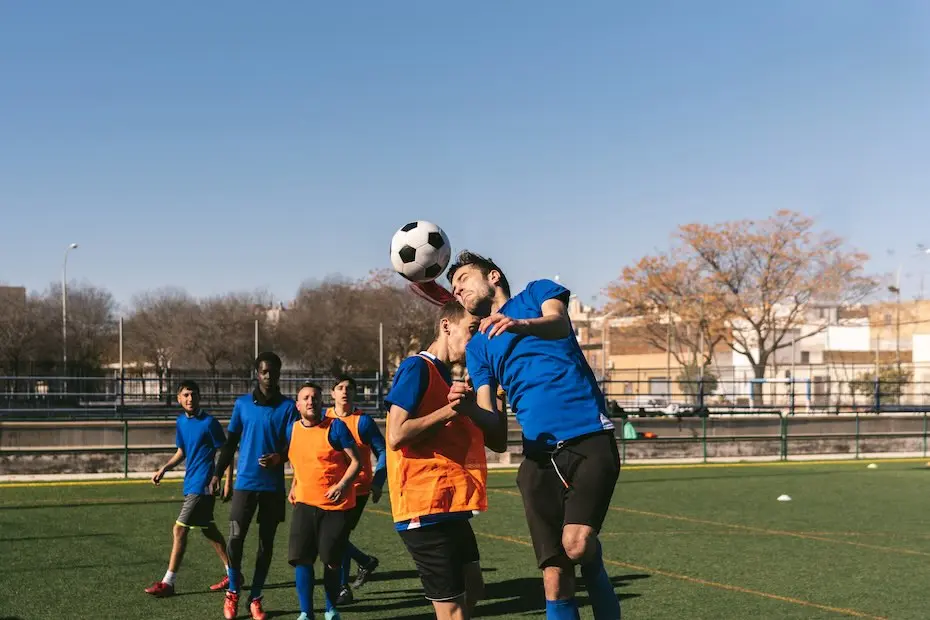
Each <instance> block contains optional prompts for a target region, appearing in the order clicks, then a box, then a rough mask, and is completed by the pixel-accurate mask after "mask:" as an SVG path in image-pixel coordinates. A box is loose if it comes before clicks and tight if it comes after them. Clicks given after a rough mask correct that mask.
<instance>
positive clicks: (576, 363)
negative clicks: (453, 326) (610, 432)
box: [465, 280, 613, 452]
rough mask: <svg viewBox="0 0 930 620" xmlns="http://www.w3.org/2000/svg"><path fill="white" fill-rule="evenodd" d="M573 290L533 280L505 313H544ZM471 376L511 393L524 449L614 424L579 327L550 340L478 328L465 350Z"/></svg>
mask: <svg viewBox="0 0 930 620" xmlns="http://www.w3.org/2000/svg"><path fill="white" fill-rule="evenodd" d="M568 297H569V291H568V289H566V288H565V287H563V286H561V285H560V284H557V283H555V282H553V281H551V280H536V281H534V282H530V284H529V285H528V286H527V287H526V289H525V290H524V291H523V292H522V293H520V294H519V295H517V296H515V297H513V298H511V299H510V300H508V301H507V303H505V304H504V305H503V307H501V309H500V310H499V312H500V313H501V314H503V315H505V316H508V317H510V318H512V319H534V318H539V317H541V316H542V305H543V303H545V302H546V301H548V300H550V299H560V300H562V301H563V302H565V303H568ZM465 358H466V364H467V367H468V375H469V377H470V378H471V380H472V383H473V384H474V386H475V389H478V388H479V387H481V386H484V385H490V386H491V388H492V389H496V388H497V386H498V385H500V386H501V387H503V388H504V391H505V392H506V393H507V398H508V399H509V402H510V405H511V407H512V408H513V410H514V411H515V412H516V417H517V422H519V423H520V426H521V427H522V429H523V441H524V449H525V450H526V451H527V452H532V451H534V450H549V449H551V448H552V447H553V446H555V444H557V443H558V442H559V441H566V440H569V439H573V438H575V437H580V436H582V435H587V434H590V433H595V432H598V431H603V430H606V429H612V428H613V423H612V422H611V421H610V419H609V418H607V416H606V405H605V402H604V395H603V393H602V392H601V389H600V387H599V386H598V384H597V378H596V377H595V376H594V371H592V370H591V366H590V365H589V364H588V361H587V359H585V356H584V353H583V352H582V351H581V347H580V346H579V345H578V340H577V339H576V338H575V334H574V332H572V333H570V334H569V335H568V336H567V337H565V338H560V339H557V340H547V339H544V338H539V337H537V336H530V335H525V334H515V333H511V332H505V333H503V334H499V335H497V336H495V337H494V338H491V339H490V340H489V339H488V337H487V336H486V335H484V334H481V333H478V334H475V336H474V337H473V338H472V339H471V342H469V343H468V347H467V348H466V353H465Z"/></svg>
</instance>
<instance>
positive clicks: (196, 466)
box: [174, 409, 226, 495]
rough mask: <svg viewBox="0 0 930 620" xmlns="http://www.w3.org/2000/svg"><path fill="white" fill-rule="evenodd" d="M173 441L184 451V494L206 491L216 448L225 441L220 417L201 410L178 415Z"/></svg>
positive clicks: (205, 492) (203, 493) (204, 492)
mask: <svg viewBox="0 0 930 620" xmlns="http://www.w3.org/2000/svg"><path fill="white" fill-rule="evenodd" d="M175 426H176V431H175V434H174V443H175V445H176V446H177V447H178V448H180V449H181V452H183V453H184V460H185V461H186V464H185V472H184V495H209V494H210V492H209V491H208V490H207V484H208V483H209V482H210V479H211V478H212V477H213V473H214V465H215V464H216V451H217V450H218V449H219V448H222V447H223V444H224V443H226V435H225V434H224V433H223V427H222V426H221V425H220V423H219V421H218V420H217V419H216V418H214V417H213V416H212V415H210V414H209V413H207V412H206V411H203V410H202V409H201V410H199V411H197V413H196V414H194V415H192V416H188V415H187V414H186V413H182V414H181V415H179V416H178V420H177V424H176V425H175Z"/></svg>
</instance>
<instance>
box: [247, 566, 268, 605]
mask: <svg viewBox="0 0 930 620" xmlns="http://www.w3.org/2000/svg"><path fill="white" fill-rule="evenodd" d="M266 577H268V567H267V566H256V567H255V576H254V577H252V591H251V592H249V600H254V599H257V598H261V597H262V590H264V589H265V578H266Z"/></svg>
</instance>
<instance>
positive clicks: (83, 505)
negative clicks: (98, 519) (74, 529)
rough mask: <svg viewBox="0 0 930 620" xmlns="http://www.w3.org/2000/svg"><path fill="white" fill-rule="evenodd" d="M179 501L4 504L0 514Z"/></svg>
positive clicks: (172, 499)
mask: <svg viewBox="0 0 930 620" xmlns="http://www.w3.org/2000/svg"><path fill="white" fill-rule="evenodd" d="M181 499H182V498H179V497H173V498H170V499H155V500H151V499H140V500H138V501H136V500H133V501H131V502H127V501H112V502H95V501H87V502H70V503H62V504H52V503H48V504H5V505H0V512H3V511H4V510H35V509H41V510H45V509H48V508H54V509H55V510H61V509H63V508H98V507H100V508H105V507H108V506H142V505H146V506H148V505H151V504H177V503H178V502H179V501H181Z"/></svg>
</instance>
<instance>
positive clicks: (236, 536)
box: [211, 351, 298, 620]
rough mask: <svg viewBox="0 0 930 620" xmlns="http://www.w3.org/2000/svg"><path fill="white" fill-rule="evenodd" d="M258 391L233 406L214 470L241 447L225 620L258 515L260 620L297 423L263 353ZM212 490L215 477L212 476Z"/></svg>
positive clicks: (256, 612)
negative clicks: (289, 443)
mask: <svg viewBox="0 0 930 620" xmlns="http://www.w3.org/2000/svg"><path fill="white" fill-rule="evenodd" d="M255 371H256V374H257V375H258V387H256V388H255V389H254V390H253V391H252V392H251V393H249V394H245V395H243V396H240V397H239V398H237V399H236V404H235V405H234V406H233V411H232V418H231V419H230V420H229V427H228V428H227V439H226V445H225V446H223V450H222V452H221V453H220V458H219V459H218V462H217V465H216V470H217V471H218V472H222V471H224V470H225V469H226V468H227V467H228V466H229V465H230V464H231V463H232V460H233V456H234V455H235V453H236V448H238V449H239V464H238V467H237V471H236V482H235V485H234V487H233V496H232V504H231V506H230V509H229V540H228V543H227V552H228V554H229V590H227V592H226V601H225V603H224V605H223V614H224V616H225V617H226V619H227V620H232V619H233V618H235V617H236V614H237V613H238V609H239V590H240V588H241V587H242V573H241V567H242V547H243V545H244V544H245V537H246V534H247V533H248V531H249V525H250V524H251V523H252V518H253V517H254V516H255V513H256V511H257V512H258V553H257V554H256V557H255V573H254V574H253V577H252V591H251V593H250V596H249V612H250V613H251V615H252V619H253V620H264V619H265V618H266V616H265V612H264V610H263V609H262V589H263V587H264V585H265V579H266V577H267V576H268V568H269V567H270V566H271V555H272V552H273V550H274V538H275V533H276V532H277V529H278V524H279V523H281V522H283V521H284V515H285V506H286V505H287V492H286V491H285V489H284V462H285V461H286V460H287V431H288V428H290V427H291V425H293V423H294V422H296V421H297V419H298V415H297V407H296V404H295V402H294V400H293V399H290V398H286V397H285V396H283V395H282V394H281V389H280V387H279V385H278V382H279V380H280V378H281V358H280V357H278V356H277V355H275V354H274V353H272V352H270V351H267V352H264V353H261V354H260V355H259V356H258V357H257V358H255ZM211 486H212V487H213V488H214V489H216V488H217V487H218V486H219V479H218V478H217V477H216V476H214V477H213V480H212V482H211Z"/></svg>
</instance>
